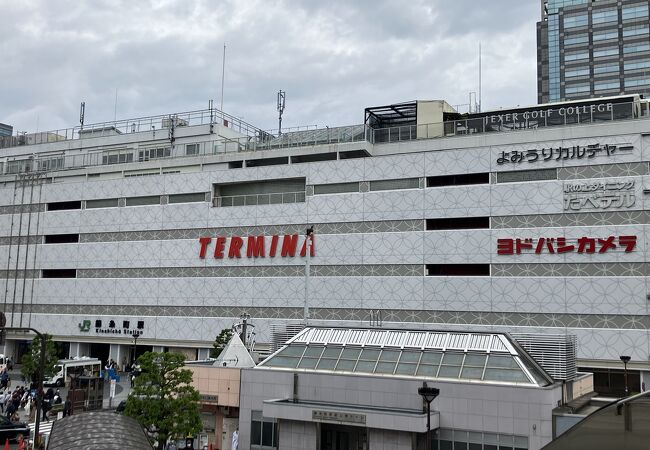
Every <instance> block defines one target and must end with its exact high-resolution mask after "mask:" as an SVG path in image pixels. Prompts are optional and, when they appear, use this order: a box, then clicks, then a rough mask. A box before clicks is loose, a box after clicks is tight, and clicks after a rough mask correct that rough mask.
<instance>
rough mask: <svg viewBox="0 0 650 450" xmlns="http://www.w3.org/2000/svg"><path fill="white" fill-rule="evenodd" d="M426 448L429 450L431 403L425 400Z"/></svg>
mask: <svg viewBox="0 0 650 450" xmlns="http://www.w3.org/2000/svg"><path fill="white" fill-rule="evenodd" d="M427 450H431V403H430V402H427Z"/></svg>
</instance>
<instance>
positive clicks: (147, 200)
mask: <svg viewBox="0 0 650 450" xmlns="http://www.w3.org/2000/svg"><path fill="white" fill-rule="evenodd" d="M145 205H160V196H159V195H148V196H145V197H127V198H126V206H145Z"/></svg>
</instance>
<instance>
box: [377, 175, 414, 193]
mask: <svg viewBox="0 0 650 450" xmlns="http://www.w3.org/2000/svg"><path fill="white" fill-rule="evenodd" d="M419 187H420V179H419V178H401V179H396V180H377V181H371V182H370V190H371V191H392V190H398V189H418V188H419Z"/></svg>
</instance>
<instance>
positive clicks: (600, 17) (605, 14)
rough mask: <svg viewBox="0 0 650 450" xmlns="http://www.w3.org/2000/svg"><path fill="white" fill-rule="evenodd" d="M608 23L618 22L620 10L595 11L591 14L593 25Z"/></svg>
mask: <svg viewBox="0 0 650 450" xmlns="http://www.w3.org/2000/svg"><path fill="white" fill-rule="evenodd" d="M606 22H618V10H617V9H606V10H600V11H594V12H593V13H592V14H591V23H593V24H598V23H606Z"/></svg>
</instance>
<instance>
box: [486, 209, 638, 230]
mask: <svg viewBox="0 0 650 450" xmlns="http://www.w3.org/2000/svg"><path fill="white" fill-rule="evenodd" d="M649 221H650V213H649V212H648V211H627V212H622V211H621V212H588V213H561V214H533V215H516V216H493V217H492V218H491V225H492V228H533V227H577V226H594V225H597V226H604V225H628V224H644V223H649Z"/></svg>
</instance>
